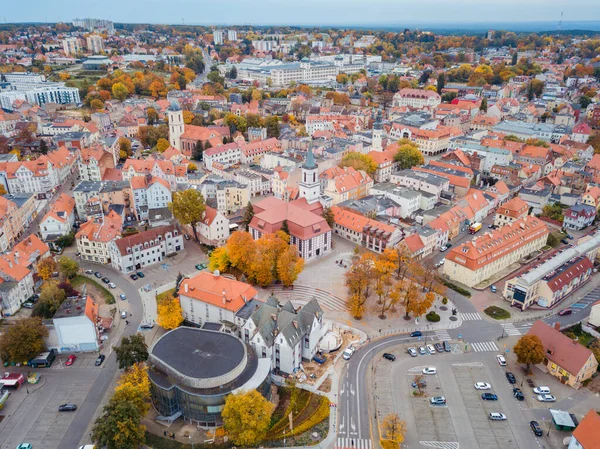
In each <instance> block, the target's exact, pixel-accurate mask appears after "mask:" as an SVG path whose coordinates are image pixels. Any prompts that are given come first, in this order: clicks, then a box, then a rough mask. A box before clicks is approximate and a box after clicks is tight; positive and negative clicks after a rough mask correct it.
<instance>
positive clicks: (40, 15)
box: [0, 0, 600, 26]
mask: <svg viewBox="0 0 600 449" xmlns="http://www.w3.org/2000/svg"><path fill="white" fill-rule="evenodd" d="M0 3H4V4H3V7H2V8H0V20H2V21H3V22H38V21H41V22H57V21H63V22H69V21H71V20H72V19H74V18H76V17H80V18H83V17H93V18H104V19H110V20H112V21H114V22H129V23H171V24H180V23H182V21H183V22H184V23H186V24H217V25H218V24H239V25H245V24H252V25H261V24H280V25H288V24H290V25H294V24H307V25H312V24H314V25H322V24H325V25H328V24H333V25H336V24H351V25H362V24H364V25H375V24H385V25H394V24H397V25H398V26H402V25H404V24H411V23H419V24H428V23H431V24H435V23H450V22H455V23H461V22H462V23H474V22H475V23H489V22H523V21H525V22H529V21H556V22H557V23H558V21H559V20H560V14H561V11H564V18H563V20H564V21H578V20H579V21H580V20H600V0H295V1H290V0H212V1H209V0H102V1H100V0H29V1H23V0H20V1H19V0H2V1H1V2H0Z"/></svg>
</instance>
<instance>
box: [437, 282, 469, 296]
mask: <svg viewBox="0 0 600 449" xmlns="http://www.w3.org/2000/svg"><path fill="white" fill-rule="evenodd" d="M442 283H443V284H444V285H445V286H446V287H448V288H451V289H452V290H454V291H455V292H457V293H460V294H461V295H463V296H466V297H467V298H470V297H471V292H470V291H469V290H466V289H464V288H462V287H459V286H458V285H456V284H453V283H452V282H450V281H446V280H442Z"/></svg>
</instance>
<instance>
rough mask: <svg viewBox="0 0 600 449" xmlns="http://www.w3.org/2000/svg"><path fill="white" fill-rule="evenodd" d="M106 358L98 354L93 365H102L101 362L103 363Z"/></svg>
mask: <svg viewBox="0 0 600 449" xmlns="http://www.w3.org/2000/svg"><path fill="white" fill-rule="evenodd" d="M105 358H106V356H105V355H104V354H100V355H99V356H98V357H97V358H96V361H95V362H94V365H96V366H100V365H102V362H104V359H105Z"/></svg>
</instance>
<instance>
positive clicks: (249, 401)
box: [221, 390, 273, 446]
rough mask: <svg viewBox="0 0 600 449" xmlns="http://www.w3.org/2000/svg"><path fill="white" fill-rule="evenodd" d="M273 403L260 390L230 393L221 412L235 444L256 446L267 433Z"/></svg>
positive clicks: (228, 432)
mask: <svg viewBox="0 0 600 449" xmlns="http://www.w3.org/2000/svg"><path fill="white" fill-rule="evenodd" d="M272 411H273V404H271V403H270V402H269V401H267V400H266V399H265V398H264V397H263V396H262V395H261V394H260V393H259V392H258V391H256V390H251V391H249V392H247V393H238V394H230V395H229V396H227V398H226V399H225V406H224V407H223V411H222V412H221V416H222V418H223V425H224V427H225V430H227V434H228V435H229V437H230V438H231V440H232V441H233V443H234V444H236V445H239V446H256V445H257V444H258V443H259V442H260V441H262V439H263V438H264V437H265V435H266V433H267V429H268V428H269V425H270V422H271V412H272Z"/></svg>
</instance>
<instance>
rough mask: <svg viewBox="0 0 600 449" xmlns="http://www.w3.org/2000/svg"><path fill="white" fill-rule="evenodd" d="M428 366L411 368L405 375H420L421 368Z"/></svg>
mask: <svg viewBox="0 0 600 449" xmlns="http://www.w3.org/2000/svg"><path fill="white" fill-rule="evenodd" d="M428 366H429V365H423V366H415V367H414V368H411V369H409V370H408V371H407V373H420V372H422V371H423V368H427V367H428Z"/></svg>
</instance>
